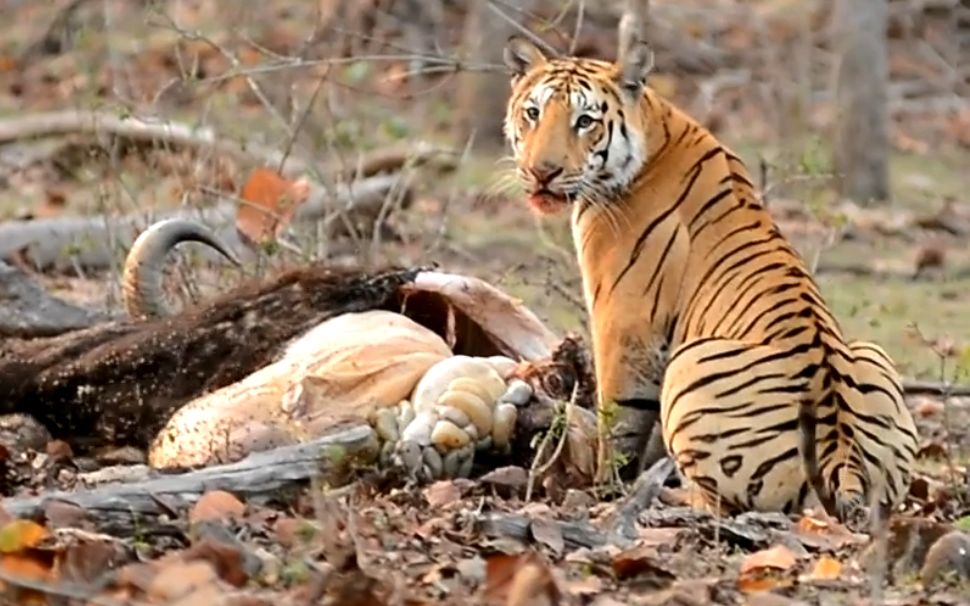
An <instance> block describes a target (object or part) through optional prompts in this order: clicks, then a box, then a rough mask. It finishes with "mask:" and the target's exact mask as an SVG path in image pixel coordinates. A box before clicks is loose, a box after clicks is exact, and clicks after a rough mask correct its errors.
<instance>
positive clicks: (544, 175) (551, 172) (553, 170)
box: [529, 164, 562, 184]
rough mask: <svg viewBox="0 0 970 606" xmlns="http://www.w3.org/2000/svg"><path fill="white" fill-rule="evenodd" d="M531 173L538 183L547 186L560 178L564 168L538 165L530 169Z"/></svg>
mask: <svg viewBox="0 0 970 606" xmlns="http://www.w3.org/2000/svg"><path fill="white" fill-rule="evenodd" d="M529 172H530V173H532V176H533V177H534V178H535V180H536V181H538V182H539V183H542V184H546V183H549V182H550V181H552V180H553V179H555V178H556V177H558V176H559V174H560V173H561V172H562V167H561V166H553V165H552V164H537V165H535V166H533V167H531V168H529Z"/></svg>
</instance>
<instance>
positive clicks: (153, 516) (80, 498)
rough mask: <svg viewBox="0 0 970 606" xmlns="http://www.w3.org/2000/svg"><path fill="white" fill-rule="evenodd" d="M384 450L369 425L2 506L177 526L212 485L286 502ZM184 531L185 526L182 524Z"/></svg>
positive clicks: (127, 526) (23, 513)
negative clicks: (302, 488)
mask: <svg viewBox="0 0 970 606" xmlns="http://www.w3.org/2000/svg"><path fill="white" fill-rule="evenodd" d="M377 452H378V443H377V437H376V435H375V434H374V431H373V430H372V429H371V428H370V427H368V426H366V425H364V426H355V427H351V428H345V429H341V430H340V431H338V432H336V433H332V434H330V435H327V436H323V437H320V438H317V439H315V440H311V441H308V442H304V443H301V444H294V445H291V446H283V447H280V448H276V449H273V450H266V451H263V452H259V453H253V454H251V455H249V456H248V457H246V458H245V459H242V460H241V461H237V462H235V463H230V464H226V465H213V466H211V467H207V468H204V469H199V470H195V471H189V472H186V473H182V474H171V475H166V474H155V475H154V477H151V478H150V479H147V480H144V481H140V482H133V483H124V484H106V485H103V486H99V487H97V488H94V489H90V490H78V491H75V492H61V491H58V492H50V493H45V494H41V495H39V496H36V497H29V498H10V499H5V500H4V502H3V508H4V509H5V510H6V511H7V512H8V513H9V514H10V515H12V516H14V517H18V518H30V519H37V518H40V517H42V516H43V515H44V512H45V510H46V508H47V507H48V506H49V505H51V504H52V503H56V502H61V503H68V504H71V505H75V506H77V507H80V508H81V509H83V510H84V511H85V512H86V517H87V519H88V521H90V522H92V523H93V524H94V525H95V526H96V527H97V528H98V529H99V530H100V531H102V532H107V533H110V534H114V535H115V536H130V535H131V534H132V533H133V532H135V531H136V530H137V531H138V532H139V533H140V534H146V533H147V534H151V533H153V532H164V529H165V528H166V527H168V528H169V529H170V531H172V530H175V529H176V526H174V525H177V524H179V521H178V520H179V519H180V518H182V516H183V514H184V513H185V512H186V510H187V509H188V508H189V507H190V506H191V505H192V504H193V503H195V501H196V500H198V498H199V497H200V496H201V495H202V494H203V493H205V492H206V491H210V490H225V491H227V492H230V493H232V494H234V495H237V496H239V497H240V498H244V499H247V500H255V501H265V500H277V501H278V500H280V498H281V496H282V494H283V493H282V491H285V490H286V489H288V488H292V487H295V486H299V485H302V484H304V483H305V482H306V481H308V480H311V479H320V480H323V481H324V482H326V483H327V484H329V485H331V486H335V485H340V484H342V483H344V482H345V481H346V480H345V478H346V477H348V472H350V471H352V468H353V467H354V466H355V465H360V464H368V463H370V462H372V461H373V460H374V459H375V458H376V456H377ZM179 532H181V530H179Z"/></svg>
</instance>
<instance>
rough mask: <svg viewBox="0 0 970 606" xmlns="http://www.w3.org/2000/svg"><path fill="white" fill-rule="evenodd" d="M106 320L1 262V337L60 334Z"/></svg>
mask: <svg viewBox="0 0 970 606" xmlns="http://www.w3.org/2000/svg"><path fill="white" fill-rule="evenodd" d="M107 319H108V316H107V314H104V313H100V312H97V311H93V310H88V309H83V308H81V307H76V306H74V305H72V304H70V303H68V302H66V301H63V300H61V299H59V298H57V297H54V296H51V295H49V294H48V293H46V292H44V289H42V288H41V287H40V286H39V285H37V284H36V283H35V282H34V281H33V280H31V279H30V276H28V275H27V274H26V273H24V272H23V271H21V270H19V269H17V268H15V267H11V266H10V265H7V264H6V263H4V262H3V261H0V337H23V338H30V337H45V336H53V335H59V334H61V333H65V332H68V331H71V330H77V329H80V328H87V327H89V326H91V325H93V324H96V323H98V322H103V321H105V320H107Z"/></svg>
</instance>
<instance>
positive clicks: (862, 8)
mask: <svg viewBox="0 0 970 606" xmlns="http://www.w3.org/2000/svg"><path fill="white" fill-rule="evenodd" d="M888 12H889V9H888V4H887V1H886V0H837V2H836V7H835V11H834V14H833V17H832V23H833V26H834V27H835V30H836V31H835V39H836V40H837V44H838V47H837V51H838V53H839V56H840V61H839V66H838V76H837V84H836V105H837V108H838V117H837V122H836V132H835V170H836V173H837V183H838V186H839V193H840V194H841V195H842V196H843V197H847V198H850V199H853V200H855V201H857V202H860V203H863V204H867V203H870V202H872V201H886V200H888V199H889V197H890V192H889V171H888V155H889V134H888V130H889V114H888V109H887V88H888V80H889V58H888V48H887V41H886V25H887V19H888Z"/></svg>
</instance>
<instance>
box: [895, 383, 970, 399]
mask: <svg viewBox="0 0 970 606" xmlns="http://www.w3.org/2000/svg"><path fill="white" fill-rule="evenodd" d="M903 391H904V392H905V393H906V394H907V395H934V396H947V395H949V396H958V397H970V385H951V384H947V383H944V382H942V381H918V380H915V379H912V380H908V381H903Z"/></svg>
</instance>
